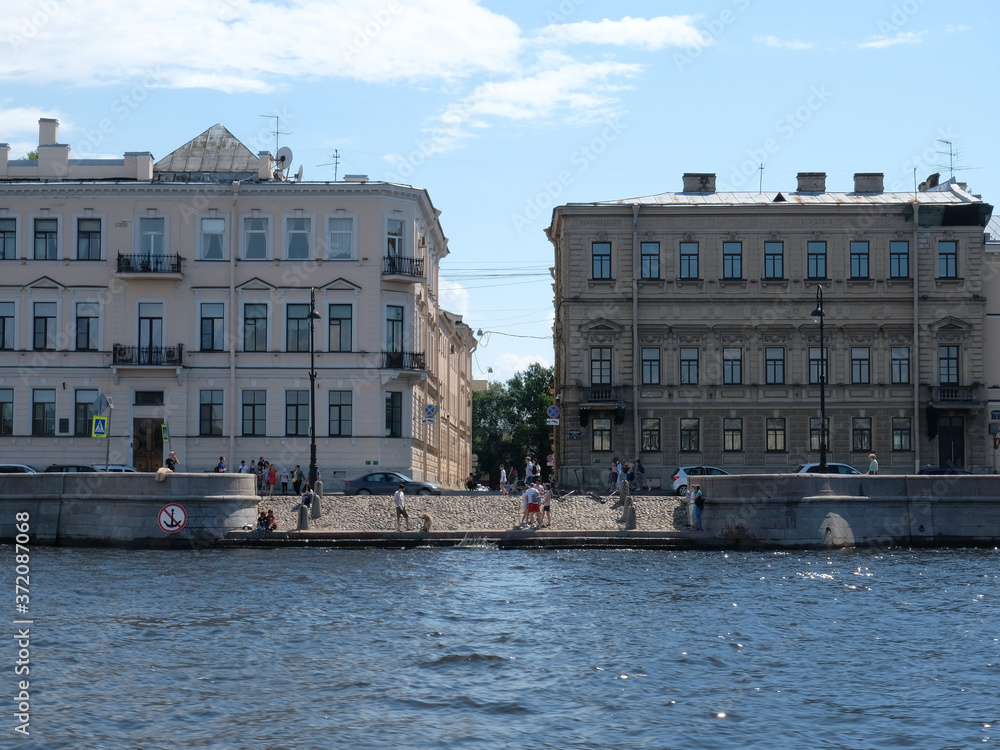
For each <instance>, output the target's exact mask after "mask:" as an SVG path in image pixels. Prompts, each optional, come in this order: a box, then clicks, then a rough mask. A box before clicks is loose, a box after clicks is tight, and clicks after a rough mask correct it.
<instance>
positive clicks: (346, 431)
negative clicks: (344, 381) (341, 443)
mask: <svg viewBox="0 0 1000 750" xmlns="http://www.w3.org/2000/svg"><path fill="white" fill-rule="evenodd" d="M353 425H354V394H353V393H352V392H351V391H330V437H350V436H351V434H352V430H353Z"/></svg>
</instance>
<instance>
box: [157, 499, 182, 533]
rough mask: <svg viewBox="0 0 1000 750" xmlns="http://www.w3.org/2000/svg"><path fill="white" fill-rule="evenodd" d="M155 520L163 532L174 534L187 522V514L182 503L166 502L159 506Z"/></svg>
mask: <svg viewBox="0 0 1000 750" xmlns="http://www.w3.org/2000/svg"><path fill="white" fill-rule="evenodd" d="M156 520H157V521H158V522H159V524H160V528H161V529H163V530H164V531H165V532H167V533H168V534H175V533H177V532H178V531H180V530H181V529H183V528H184V526H185V525H186V524H187V520H188V515H187V511H186V510H184V506H183V505H178V504H177V503H168V504H167V505H164V506H163V507H162V508H160V515H159V517H158V518H157V519H156Z"/></svg>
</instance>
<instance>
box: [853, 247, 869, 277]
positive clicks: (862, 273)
mask: <svg viewBox="0 0 1000 750" xmlns="http://www.w3.org/2000/svg"><path fill="white" fill-rule="evenodd" d="M851 278H852V279H867V278H868V241H867V240H854V241H852V242H851Z"/></svg>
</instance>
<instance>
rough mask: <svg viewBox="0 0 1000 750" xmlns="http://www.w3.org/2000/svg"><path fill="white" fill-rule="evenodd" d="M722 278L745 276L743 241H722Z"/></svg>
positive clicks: (740, 277)
mask: <svg viewBox="0 0 1000 750" xmlns="http://www.w3.org/2000/svg"><path fill="white" fill-rule="evenodd" d="M722 278H724V279H742V278H743V243H742V242H723V243H722Z"/></svg>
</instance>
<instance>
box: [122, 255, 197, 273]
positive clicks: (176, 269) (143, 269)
mask: <svg viewBox="0 0 1000 750" xmlns="http://www.w3.org/2000/svg"><path fill="white" fill-rule="evenodd" d="M183 260H184V259H183V258H182V257H181V256H179V255H123V254H122V253H118V273H180V272H181V261H183Z"/></svg>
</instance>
